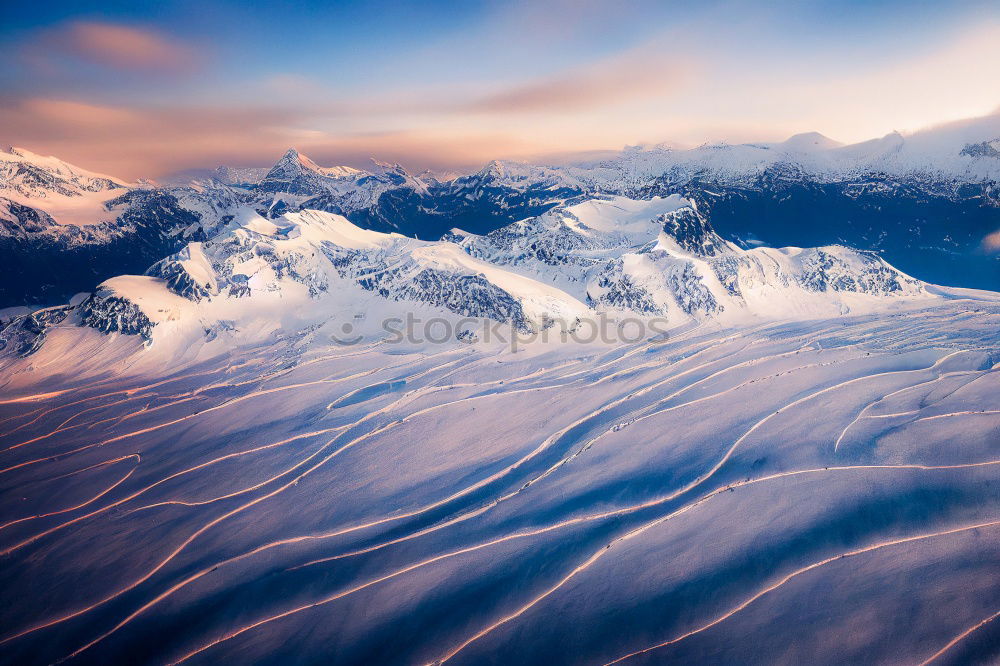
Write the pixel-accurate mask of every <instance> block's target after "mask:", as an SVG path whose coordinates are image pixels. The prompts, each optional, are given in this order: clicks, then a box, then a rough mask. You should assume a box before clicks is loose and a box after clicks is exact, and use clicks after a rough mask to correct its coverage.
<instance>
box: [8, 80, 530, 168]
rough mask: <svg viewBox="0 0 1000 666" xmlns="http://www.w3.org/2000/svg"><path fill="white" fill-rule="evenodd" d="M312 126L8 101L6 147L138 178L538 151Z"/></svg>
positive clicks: (228, 115) (455, 134) (206, 112)
mask: <svg viewBox="0 0 1000 666" xmlns="http://www.w3.org/2000/svg"><path fill="white" fill-rule="evenodd" d="M311 122H312V120H311V119H310V118H308V117H305V116H304V115H300V113H299V112H298V111H293V110H288V109H277V108H247V107H175V108H143V107H123V106H111V105H98V104H89V103H85V102H79V101H73V100H63V99H46V98H27V99H12V98H7V99H3V98H0V144H13V145H17V146H22V147H24V148H27V149H28V150H31V151H32V152H36V153H43V154H51V155H56V156H57V157H59V158H61V159H64V160H66V161H68V162H70V163H74V164H78V165H79V166H81V167H84V168H87V169H93V170H95V171H99V172H102V173H109V174H112V175H114V176H118V177H121V178H125V179H129V180H134V179H136V178H140V177H153V178H155V177H159V176H163V175H166V174H169V173H172V172H176V171H180V170H183V169H188V168H193V167H205V166H209V165H217V164H229V165H233V166H267V165H270V164H271V163H273V162H274V161H275V160H277V159H278V157H280V156H281V154H282V153H283V152H284V151H285V150H286V149H287V148H289V147H293V146H294V147H296V148H298V149H300V150H302V151H303V152H305V153H307V154H309V155H310V156H311V157H313V158H314V159H316V160H317V161H319V162H320V163H324V164H349V165H355V166H364V165H365V164H367V162H368V158H369V157H373V156H374V157H377V158H379V159H383V160H388V161H395V162H399V163H401V164H403V165H404V166H406V167H408V168H412V169H423V168H432V169H453V168H466V167H473V166H479V165H482V164H484V163H486V162H488V161H489V160H490V159H493V158H495V157H527V156H528V155H530V154H531V153H532V147H531V146H530V145H529V144H527V143H525V142H524V141H522V140H520V139H517V138H513V137H511V136H506V135H503V134H498V133H496V132H489V131H478V130H475V129H473V130H470V131H454V130H449V131H433V130H423V131H393V132H378V133H373V132H353V133H347V132H341V133H332V132H327V131H323V130H318V129H313V128H312V127H310V123H311Z"/></svg>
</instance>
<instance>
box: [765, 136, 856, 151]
mask: <svg viewBox="0 0 1000 666" xmlns="http://www.w3.org/2000/svg"><path fill="white" fill-rule="evenodd" d="M778 145H779V146H780V147H782V148H784V149H785V150H793V151H795V152H811V151H814V150H829V149H831V148H839V147H841V146H843V145H844V144H842V143H840V142H839V141H834V140H833V139H831V138H830V137H828V136H824V135H823V134H820V133H819V132H801V133H799V134H794V135H792V136H790V137H788V138H787V139H785V140H784V141H783V142H781V143H780V144H778Z"/></svg>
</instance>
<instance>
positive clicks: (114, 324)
mask: <svg viewBox="0 0 1000 666" xmlns="http://www.w3.org/2000/svg"><path fill="white" fill-rule="evenodd" d="M80 322H81V323H82V324H83V325H85V326H90V327H91V328H96V329H97V330H98V331H101V332H102V333H124V334H125V335H140V336H142V338H143V339H144V340H147V341H148V340H150V339H151V337H152V335H151V334H152V332H153V322H151V321H150V320H149V318H148V317H147V316H146V315H145V314H143V312H142V310H140V309H139V306H137V305H136V304H135V303H133V302H132V301H129V300H128V299H125V298H121V297H119V296H115V295H114V294H113V293H111V292H109V291H106V290H104V289H99V290H98V291H97V293H95V294H93V295H92V296H91V297H90V298H88V299H87V300H86V301H84V302H83V303H81V304H80Z"/></svg>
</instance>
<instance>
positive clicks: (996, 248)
mask: <svg viewBox="0 0 1000 666" xmlns="http://www.w3.org/2000/svg"><path fill="white" fill-rule="evenodd" d="M983 249H984V250H986V251H987V252H1000V231H994V232H993V233H991V234H990V235H988V236H986V238H984V239H983Z"/></svg>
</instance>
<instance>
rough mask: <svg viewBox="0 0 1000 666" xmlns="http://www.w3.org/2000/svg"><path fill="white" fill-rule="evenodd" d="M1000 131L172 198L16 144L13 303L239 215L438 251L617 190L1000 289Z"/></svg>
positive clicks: (207, 185)
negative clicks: (460, 235)
mask: <svg viewBox="0 0 1000 666" xmlns="http://www.w3.org/2000/svg"><path fill="white" fill-rule="evenodd" d="M949 132H950V133H949ZM977 132H978V133H979V135H978V136H976V135H975V133H977ZM970 133H971V135H970ZM994 134H996V135H1000V122H998V121H997V120H996V119H994V118H987V119H983V120H982V121H981V122H980V123H979V124H978V125H973V126H965V127H963V128H962V131H961V132H957V130H950V129H946V130H931V131H929V132H928V133H922V134H915V135H913V136H911V137H908V138H906V139H904V138H903V137H901V136H900V135H898V134H891V135H889V136H887V137H884V138H883V139H879V140H875V141H870V142H866V143H863V144H856V145H853V146H840V145H839V144H836V143H835V142H832V141H830V140H829V139H826V138H825V137H821V136H820V135H816V134H807V135H799V136H796V137H792V139H789V140H788V141H786V142H783V143H778V144H748V145H707V146H702V147H700V148H697V149H693V150H687V151H678V150H669V149H661V148H650V149H628V150H625V151H623V152H622V153H621V154H620V155H618V156H617V157H615V158H613V159H609V160H604V161H600V162H592V163H582V164H574V165H563V166H540V165H529V164H522V163H513V162H492V163H490V164H489V165H488V166H487V167H485V168H484V169H482V170H481V171H479V172H476V173H473V174H470V175H465V176H459V177H456V178H451V179H448V180H439V179H438V178H436V177H435V176H433V175H432V174H429V173H424V174H420V175H412V174H410V173H408V172H407V171H406V170H405V169H403V168H402V167H401V166H399V165H396V164H385V163H381V162H375V161H373V163H372V165H371V167H370V168H368V169H366V170H362V169H355V168H352V167H321V166H319V165H317V164H316V163H315V162H313V161H312V160H310V159H309V158H307V157H305V156H304V155H300V154H299V153H297V152H296V151H294V150H289V151H288V152H287V153H286V154H285V155H284V156H282V158H281V159H280V160H279V161H278V162H277V163H276V164H275V165H274V166H273V167H272V168H271V169H269V170H265V169H229V168H225V167H220V168H219V169H216V170H213V171H209V172H199V173H198V174H197V175H198V176H200V177H201V178H200V179H196V180H191V179H187V180H184V181H179V182H178V183H177V184H172V185H166V186H156V185H152V184H149V183H140V184H130V183H126V182H124V181H121V180H119V179H115V178H111V177H108V176H102V175H100V174H93V173H91V172H87V171H85V170H83V169H80V168H77V167H74V166H72V165H69V164H67V163H65V162H62V161H60V160H58V159H56V158H52V157H41V156H38V155H34V154H32V153H30V152H28V151H25V150H19V149H13V150H12V151H11V152H10V153H2V152H0V262H2V265H3V266H4V271H3V276H4V277H3V279H2V280H0V308H3V307H7V306H16V305H25V304H27V305H51V304H54V303H60V302H64V301H66V300H67V299H68V298H69V297H70V296H72V295H73V294H74V293H77V292H81V291H92V290H93V289H94V288H95V287H96V285H97V284H99V283H100V282H102V281H103V280H105V279H107V278H109V277H112V276H115V275H122V274H141V273H143V272H144V271H145V270H146V269H147V268H148V267H149V266H150V265H152V264H153V263H155V262H156V261H158V260H160V259H162V258H163V257H165V256H167V255H169V254H172V253H174V252H177V251H178V250H180V249H181V248H183V247H184V246H185V245H186V244H187V243H188V242H191V241H200V240H206V239H208V238H211V237H213V236H214V235H216V234H217V233H218V232H219V231H222V230H224V229H225V228H226V227H227V225H232V224H233V219H234V216H237V215H238V214H240V212H241V211H244V212H245V211H247V210H251V211H255V212H256V213H258V214H260V215H263V216H264V217H267V218H270V219H274V218H277V217H278V216H280V215H282V214H284V213H287V212H295V211H299V210H306V209H312V210H320V211H326V212H331V213H337V214H340V215H343V216H345V217H346V218H348V219H349V220H350V221H351V222H353V223H354V224H356V225H358V226H360V227H362V228H365V229H371V230H375V231H380V232H397V233H400V234H403V235H406V236H409V237H416V238H419V239H422V240H437V239H439V238H441V237H442V236H443V235H445V234H447V233H448V232H449V230H450V229H453V228H460V229H463V230H465V231H467V232H470V233H475V234H485V233H489V232H490V231H493V230H495V229H499V228H501V227H504V226H506V225H508V224H510V223H512V222H515V221H518V220H522V219H526V218H531V217H535V216H538V215H540V214H542V213H544V212H546V211H548V210H550V209H552V208H554V207H556V206H558V205H563V204H567V203H575V202H579V201H582V200H585V199H587V198H589V197H592V196H595V195H612V194H613V195H624V196H628V197H631V198H636V199H646V198H650V197H653V196H668V195H670V194H675V193H677V194H682V195H683V196H685V197H687V198H688V199H690V200H692V201H695V202H696V203H697V204H698V207H699V210H700V212H701V213H702V214H703V215H704V216H706V217H707V218H708V219H709V220H710V221H711V222H712V224H713V225H714V227H715V229H716V230H717V232H718V233H719V234H720V235H721V236H722V237H723V238H725V239H727V240H731V241H734V242H736V243H738V244H739V245H741V246H743V247H745V248H750V247H757V246H770V247H784V246H797V247H816V246H823V245H830V244H843V245H848V246H851V247H855V248H858V249H863V250H872V251H875V252H877V253H878V254H880V255H881V256H882V257H883V258H884V259H886V260H887V261H888V262H890V263H891V264H893V265H894V266H896V267H897V268H899V269H900V270H902V271H903V272H905V273H908V274H910V275H913V276H914V277H917V278H919V279H921V280H924V281H926V282H931V283H936V284H943V285H947V286H956V287H971V288H978V289H990V290H995V291H1000V240H994V239H996V238H997V236H996V235H995V234H996V233H997V232H998V231H1000V185H998V180H1000V151H998V149H997V147H998V146H1000V140H998V139H997V138H996V136H994ZM928 136H930V139H934V140H933V141H932V140H930V139H929V138H928ZM942 137H943V138H942ZM941 146H947V148H942V147H941ZM991 234H993V236H992V237H991Z"/></svg>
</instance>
